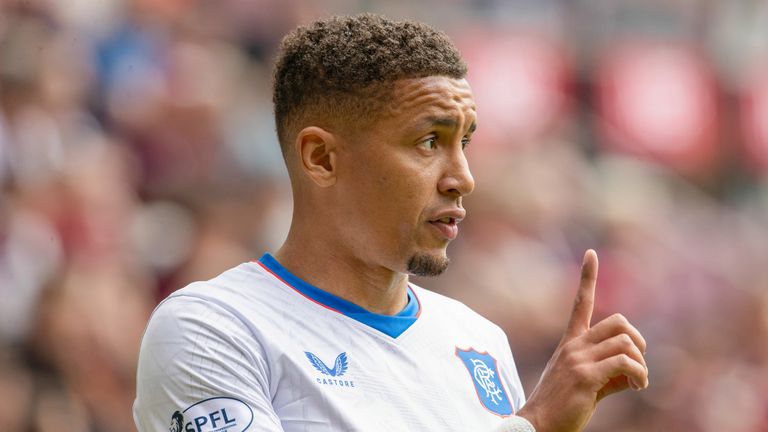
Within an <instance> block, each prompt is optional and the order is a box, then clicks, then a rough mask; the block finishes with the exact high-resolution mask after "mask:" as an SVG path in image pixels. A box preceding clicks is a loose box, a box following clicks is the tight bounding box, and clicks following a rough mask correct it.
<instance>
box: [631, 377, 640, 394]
mask: <svg viewBox="0 0 768 432" xmlns="http://www.w3.org/2000/svg"><path fill="white" fill-rule="evenodd" d="M629 386H630V387H632V390H634V391H640V386H639V385H637V383H636V382H635V380H633V379H632V378H630V379H629Z"/></svg>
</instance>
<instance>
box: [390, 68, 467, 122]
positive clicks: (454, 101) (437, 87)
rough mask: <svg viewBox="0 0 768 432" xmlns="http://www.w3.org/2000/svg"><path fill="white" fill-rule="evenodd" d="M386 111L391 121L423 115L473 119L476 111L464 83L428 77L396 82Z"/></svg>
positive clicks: (463, 80)
mask: <svg viewBox="0 0 768 432" xmlns="http://www.w3.org/2000/svg"><path fill="white" fill-rule="evenodd" d="M389 111H390V113H391V114H392V115H393V116H395V117H403V116H407V117H408V118H412V117H414V116H417V115H419V114H421V113H425V114H426V115H430V114H441V115H453V116H459V117H466V116H472V117H473V118H474V116H475V112H476V107H475V99H474V97H473V96H472V89H471V88H470V87H469V83H468V82H467V80H466V79H463V78H462V79H457V78H449V77H443V76H430V77H424V78H409V79H403V80H399V81H396V82H395V85H394V89H393V100H392V104H391V108H390V110H389Z"/></svg>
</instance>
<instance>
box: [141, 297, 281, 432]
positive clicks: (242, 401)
mask: <svg viewBox="0 0 768 432" xmlns="http://www.w3.org/2000/svg"><path fill="white" fill-rule="evenodd" d="M268 370H269V369H268V366H267V363H266V361H265V357H264V355H263V352H262V350H261V346H260V344H259V342H258V341H257V340H255V338H254V337H253V336H252V335H251V333H250V332H249V331H248V329H247V327H246V326H245V325H244V324H243V323H242V322H241V321H240V320H239V319H238V318H237V317H236V316H234V315H233V314H231V313H230V312H229V311H227V310H225V309H224V308H222V307H220V306H218V305H216V304H213V303H211V302H206V301H203V300H201V299H197V298H194V297H184V296H178V297H174V298H171V299H169V300H166V301H165V302H163V303H162V304H161V305H160V306H159V307H158V308H157V310H156V311H155V312H154V314H153V315H152V318H151V319H150V322H149V324H148V326H147V329H146V331H145V333H144V337H143V340H142V344H141V352H140V354H139V367H138V374H137V381H136V386H137V394H136V400H135V402H134V407H133V414H134V421H135V422H136V427H137V428H138V430H139V431H140V432H145V431H146V432H149V431H160V430H162V431H165V430H171V431H174V432H175V430H176V429H178V428H180V429H179V430H180V431H184V430H188V426H189V430H198V429H202V430H208V429H210V430H215V429H217V428H221V427H225V426H234V425H236V426H237V430H241V429H242V428H244V427H245V426H246V425H247V424H249V423H252V425H251V428H254V427H255V429H257V430H260V431H269V432H282V430H283V429H282V427H281V426H280V420H279V418H278V417H277V414H276V413H275V412H274V409H273V408H272V405H271V402H270V401H271V397H270V394H269V380H268ZM251 428H249V429H251Z"/></svg>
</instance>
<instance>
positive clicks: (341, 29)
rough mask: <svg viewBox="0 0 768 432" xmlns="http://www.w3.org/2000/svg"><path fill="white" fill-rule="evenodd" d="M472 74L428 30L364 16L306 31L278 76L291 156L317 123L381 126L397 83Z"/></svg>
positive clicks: (299, 33)
mask: <svg viewBox="0 0 768 432" xmlns="http://www.w3.org/2000/svg"><path fill="white" fill-rule="evenodd" d="M466 74H467V66H466V64H465V63H464V61H463V60H462V58H461V54H459V51H458V49H456V47H455V46H454V45H453V43H452V42H451V40H450V39H449V38H448V36H446V35H445V34H444V33H442V32H440V31H437V30H435V29H433V28H432V27H429V26H428V25H426V24H422V23H418V22H413V21H402V22H396V21H391V20H389V19H387V18H385V17H383V16H380V15H373V14H361V15H356V16H348V17H333V18H330V19H327V20H323V21H317V22H314V23H312V24H310V25H308V26H303V27H299V28H297V29H295V30H294V31H292V32H291V33H289V34H288V35H287V36H286V37H285V38H284V39H283V41H282V43H281V44H280V48H279V52H278V56H277V60H276V63H275V70H274V76H273V95H272V96H273V102H274V105H275V123H276V127H277V136H278V140H279V141H280V147H281V149H282V151H283V156H287V148H288V147H289V143H290V141H291V140H293V139H294V138H293V137H294V136H295V134H297V133H298V132H299V131H300V130H301V129H300V128H303V127H306V126H307V125H309V124H310V122H316V121H319V122H330V126H339V125H341V126H344V125H345V124H346V123H347V122H356V121H357V122H359V121H361V120H362V121H366V120H371V119H373V118H374V115H375V113H376V112H377V111H381V109H382V108H383V107H384V105H385V104H386V103H387V102H388V101H390V100H391V90H392V88H393V87H394V83H395V81H398V80H401V79H407V78H423V77H428V76H446V77H449V78H457V79H460V78H464V77H465V76H466ZM340 121H343V122H344V123H343V124H339V123H336V122H340ZM318 126H322V125H321V124H318ZM324 126H329V124H328V123H326V124H325V125H324Z"/></svg>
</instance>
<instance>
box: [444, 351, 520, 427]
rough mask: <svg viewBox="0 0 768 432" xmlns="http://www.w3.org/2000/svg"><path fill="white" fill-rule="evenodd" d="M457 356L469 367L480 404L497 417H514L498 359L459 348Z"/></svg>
mask: <svg viewBox="0 0 768 432" xmlns="http://www.w3.org/2000/svg"><path fill="white" fill-rule="evenodd" d="M456 356H457V357H458V358H460V359H461V361H462V362H463V363H464V366H466V367H467V371H468V372H469V376H470V377H471V378H472V383H473V384H474V385H475V391H476V392H477V397H478V398H479V399H480V403H481V404H483V406H484V407H485V408H486V409H487V410H488V411H490V412H492V413H494V414H496V415H499V416H502V417H504V416H509V415H512V413H513V410H512V403H511V402H510V401H509V396H507V392H506V390H505V389H504V385H503V384H502V383H501V379H500V378H499V368H498V366H497V365H496V359H495V358H493V357H492V356H491V355H490V354H488V353H481V352H478V351H475V349H474V348H470V349H468V350H462V349H459V348H458V347H457V348H456Z"/></svg>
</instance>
